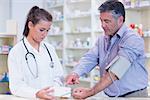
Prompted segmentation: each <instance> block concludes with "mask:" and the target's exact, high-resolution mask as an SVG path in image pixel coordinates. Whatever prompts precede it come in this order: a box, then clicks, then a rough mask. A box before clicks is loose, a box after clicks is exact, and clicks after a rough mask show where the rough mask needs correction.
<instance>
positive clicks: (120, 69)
mask: <svg viewBox="0 0 150 100" xmlns="http://www.w3.org/2000/svg"><path fill="white" fill-rule="evenodd" d="M115 58H116V57H115ZM115 58H114V59H115ZM130 66H131V63H130V61H129V60H128V59H126V58H125V57H122V56H119V57H118V58H117V59H116V60H115V61H114V60H112V62H111V65H110V66H108V67H106V70H108V71H111V72H112V73H114V74H115V75H116V76H117V77H118V78H119V79H121V78H122V76H123V75H124V74H125V73H126V72H127V70H128V69H129V68H130Z"/></svg>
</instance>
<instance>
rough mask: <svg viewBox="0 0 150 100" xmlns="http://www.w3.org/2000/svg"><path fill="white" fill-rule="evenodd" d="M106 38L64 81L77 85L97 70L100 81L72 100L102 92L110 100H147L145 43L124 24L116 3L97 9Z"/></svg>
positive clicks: (122, 10)
mask: <svg viewBox="0 0 150 100" xmlns="http://www.w3.org/2000/svg"><path fill="white" fill-rule="evenodd" d="M99 11H100V20H101V22H102V28H103V30H104V33H105V34H102V35H101V36H100V37H99V38H98V40H97V42H96V45H95V46H94V47H93V48H92V49H91V50H89V51H88V52H87V53H86V54H85V55H84V56H83V57H82V58H81V60H80V62H79V64H78V65H77V66H76V67H75V69H74V71H73V72H72V73H70V74H69V75H68V76H67V77H66V83H67V84H77V83H79V77H80V76H83V75H85V74H87V73H88V72H90V71H91V70H92V69H93V68H94V67H95V66H97V65H98V66H99V67H100V76H101V78H100V81H99V82H98V83H97V84H96V85H95V86H93V87H92V88H83V87H78V88H76V89H74V90H73V93H72V95H73V97H74V98H77V99H85V98H87V97H90V96H93V95H95V94H97V93H98V92H101V91H104V93H105V94H106V95H108V96H109V97H138V96H140V97H146V96H148V93H147V89H146V87H147V86H148V73H147V70H146V68H145V58H146V57H145V53H144V41H143V39H142V38H141V37H140V36H139V34H137V33H135V32H134V31H132V30H130V29H129V28H128V27H127V26H126V25H125V24H124V22H125V8H124V6H123V4H122V3H121V2H119V1H118V0H108V1H106V2H104V3H103V4H102V5H101V6H100V7H99Z"/></svg>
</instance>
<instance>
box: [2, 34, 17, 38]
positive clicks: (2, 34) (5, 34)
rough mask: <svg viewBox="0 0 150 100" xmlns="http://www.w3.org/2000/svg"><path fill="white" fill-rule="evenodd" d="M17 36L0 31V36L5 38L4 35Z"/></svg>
mask: <svg viewBox="0 0 150 100" xmlns="http://www.w3.org/2000/svg"><path fill="white" fill-rule="evenodd" d="M15 36H17V35H16V34H8V33H0V37H2V38H5V37H15Z"/></svg>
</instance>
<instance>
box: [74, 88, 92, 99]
mask: <svg viewBox="0 0 150 100" xmlns="http://www.w3.org/2000/svg"><path fill="white" fill-rule="evenodd" d="M93 94H94V91H93V90H91V89H90V88H83V87H79V88H75V89H74V90H73V91H72V96H73V98H75V99H86V98H87V97H89V96H92V95H93Z"/></svg>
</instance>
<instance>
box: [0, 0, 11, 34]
mask: <svg viewBox="0 0 150 100" xmlns="http://www.w3.org/2000/svg"><path fill="white" fill-rule="evenodd" d="M9 18H10V0H0V32H6V20H7V19H9Z"/></svg>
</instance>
